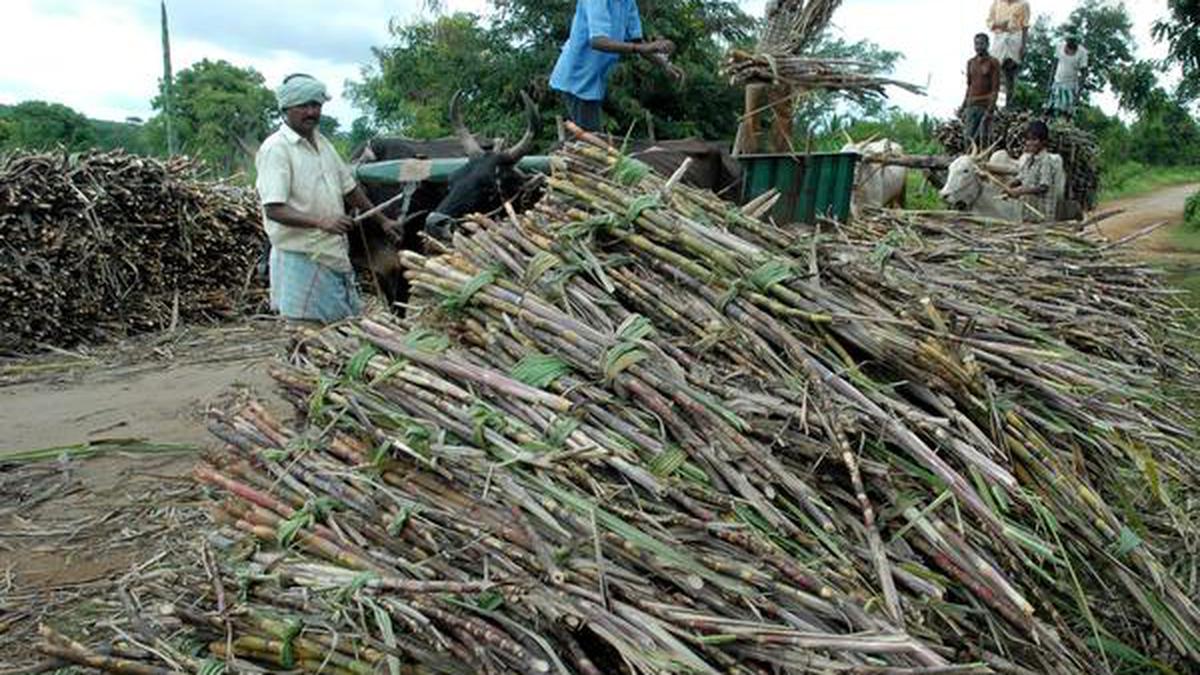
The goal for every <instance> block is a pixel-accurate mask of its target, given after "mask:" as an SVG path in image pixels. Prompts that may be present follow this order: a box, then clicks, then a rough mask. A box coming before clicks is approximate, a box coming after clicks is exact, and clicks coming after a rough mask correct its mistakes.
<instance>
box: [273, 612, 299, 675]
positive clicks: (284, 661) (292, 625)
mask: <svg viewBox="0 0 1200 675" xmlns="http://www.w3.org/2000/svg"><path fill="white" fill-rule="evenodd" d="M303 630H304V623H303V622H301V621H300V620H299V619H288V620H287V621H286V622H285V623H284V624H283V629H282V630H281V631H279V632H277V634H276V637H278V638H279V639H280V641H282V642H283V647H282V648H280V650H279V664H280V665H281V666H283V667H284V668H287V669H289V670H290V669H292V668H295V667H296V638H297V637H299V636H300V633H301V632H302V631H303Z"/></svg>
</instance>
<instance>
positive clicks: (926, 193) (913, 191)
mask: <svg viewBox="0 0 1200 675" xmlns="http://www.w3.org/2000/svg"><path fill="white" fill-rule="evenodd" d="M907 180H908V182H907V184H906V187H905V193H904V208H906V209H912V210H917V211H936V210H938V209H944V208H946V204H945V202H943V201H942V198H941V197H939V196H938V190H937V188H935V187H934V186H933V184H932V183H930V182H929V181H928V180H926V179H925V173H924V172H922V171H918V170H916V169H909V170H908V179H907Z"/></svg>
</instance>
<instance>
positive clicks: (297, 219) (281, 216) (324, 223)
mask: <svg viewBox="0 0 1200 675" xmlns="http://www.w3.org/2000/svg"><path fill="white" fill-rule="evenodd" d="M265 208H266V212H267V217H268V218H270V219H271V220H273V221H275V222H277V223H279V224H281V225H287V226H288V227H298V228H302V229H306V230H322V231H325V232H330V233H332V234H345V233H346V232H347V231H349V229H350V228H351V227H352V226H353V225H354V221H353V220H351V219H350V216H313V215H309V214H307V213H301V212H300V211H297V210H296V209H294V208H292V207H290V206H288V205H287V204H267V205H266V207H265Z"/></svg>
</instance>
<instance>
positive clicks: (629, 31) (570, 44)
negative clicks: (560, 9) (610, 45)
mask: <svg viewBox="0 0 1200 675" xmlns="http://www.w3.org/2000/svg"><path fill="white" fill-rule="evenodd" d="M598 37H607V38H610V39H612V40H616V41H618V42H630V41H632V40H638V39H641V37H642V17H641V15H640V14H639V13H638V6H637V0H578V2H577V3H576V4H575V18H574V20H573V21H572V22H571V36H570V37H569V38H567V42H566V44H564V45H563V48H562V53H560V54H559V56H558V63H556V64H555V65H554V72H553V73H551V74H550V87H551V88H552V89H555V90H557V91H563V92H566V93H568V94H572V95H574V96H577V97H579V98H581V99H583V100H585V101H603V100H604V95H605V93H606V92H607V91H608V75H609V73H610V72H611V71H612V68H613V66H615V65H616V64H617V61H618V60H619V58H620V56H619V55H617V54H610V53H608V52H602V51H598V50H595V49H592V45H591V42H592V39H593V38H598Z"/></svg>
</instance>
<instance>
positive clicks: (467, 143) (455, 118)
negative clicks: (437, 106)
mask: <svg viewBox="0 0 1200 675" xmlns="http://www.w3.org/2000/svg"><path fill="white" fill-rule="evenodd" d="M462 95H463V92H462V90H461V89H460V90H458V91H456V92H454V98H452V99H450V125H451V126H452V127H454V135H455V136H457V137H458V143H459V145H461V146H462V148H463V150H464V151H466V153H467V157H470V158H471V159H475V158H476V157H480V156H482V155H483V154H484V153H483V148H481V147H479V141H476V140H475V136H474V135H472V134H471V130H470V129H468V128H467V125H466V124H463V120H462V110H460V109H459V106H458V99H459V98H460V97H461V96H462Z"/></svg>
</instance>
